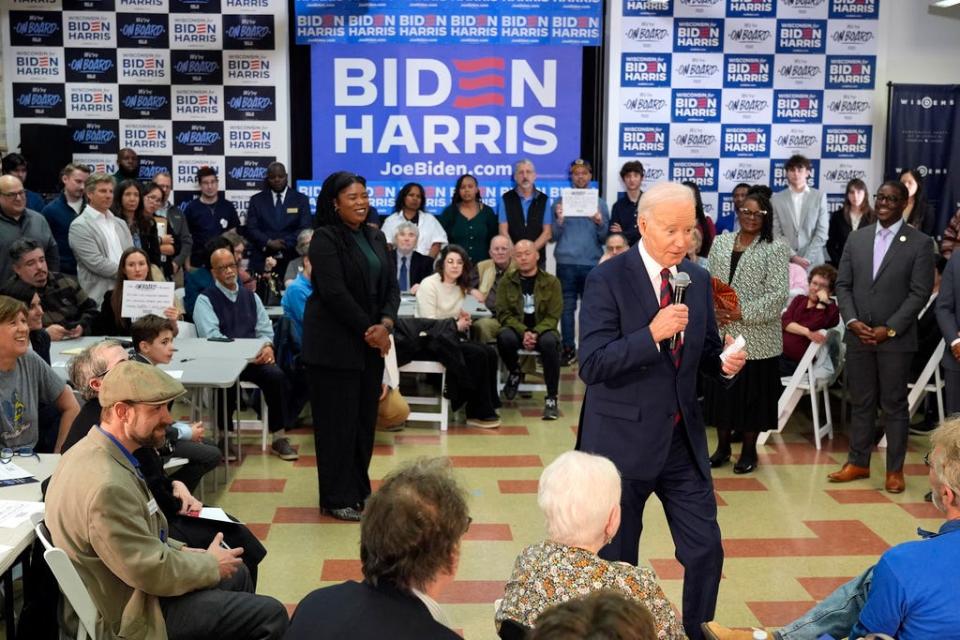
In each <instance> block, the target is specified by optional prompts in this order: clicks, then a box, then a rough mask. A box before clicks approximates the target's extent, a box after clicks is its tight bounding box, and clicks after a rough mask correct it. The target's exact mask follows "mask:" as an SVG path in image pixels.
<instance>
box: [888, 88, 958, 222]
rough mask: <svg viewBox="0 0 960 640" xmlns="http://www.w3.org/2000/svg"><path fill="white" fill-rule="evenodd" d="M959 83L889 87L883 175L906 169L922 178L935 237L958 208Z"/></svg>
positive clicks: (892, 177) (895, 173)
mask: <svg viewBox="0 0 960 640" xmlns="http://www.w3.org/2000/svg"><path fill="white" fill-rule="evenodd" d="M958 127H960V85H955V84H954V85H923V84H893V85H891V86H890V105H889V116H888V120H887V148H886V157H885V159H884V170H883V173H884V175H885V176H886V177H887V178H888V179H894V178H896V177H897V176H899V175H900V174H901V173H902V172H904V171H906V170H907V169H916V170H917V171H919V172H920V174H921V175H922V176H923V178H924V188H925V189H926V190H927V198H928V200H929V202H930V205H931V206H932V207H933V212H934V215H935V216H936V226H935V227H934V231H935V233H936V234H937V235H938V236H939V235H940V234H941V233H942V232H943V229H944V227H945V226H946V225H947V222H948V221H949V220H950V217H951V216H953V213H954V211H956V210H957V209H958V208H960V136H958V135H957V134H956V133H955V131H956V130H957V128H958Z"/></svg>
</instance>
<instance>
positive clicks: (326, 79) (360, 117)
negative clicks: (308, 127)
mask: <svg viewBox="0 0 960 640" xmlns="http://www.w3.org/2000/svg"><path fill="white" fill-rule="evenodd" d="M311 55H312V65H311V67H312V73H311V76H312V82H313V86H312V96H313V97H312V99H313V114H312V123H313V124H312V126H313V140H312V142H313V177H314V180H323V178H324V177H325V176H327V175H328V174H330V173H332V172H334V171H338V170H350V171H353V172H355V173H358V174H361V175H363V176H365V177H366V178H367V180H369V181H370V182H371V183H377V184H378V185H380V186H383V187H384V188H385V189H388V191H387V193H391V192H392V191H393V189H392V186H396V185H402V184H404V183H406V182H410V181H417V182H422V183H423V184H424V185H425V186H428V185H429V186H430V187H431V188H432V187H433V186H437V187H446V186H449V187H450V189H451V190H452V187H453V184H454V182H455V181H456V179H457V176H459V175H461V174H464V173H472V174H473V175H475V176H476V177H477V178H478V181H479V182H480V183H481V185H486V186H489V187H491V188H495V187H496V185H498V184H500V183H509V182H510V179H511V176H512V173H513V163H514V162H516V161H517V160H518V159H520V158H528V159H530V160H531V161H533V163H534V165H535V166H536V169H537V173H538V176H539V177H540V178H542V179H546V180H549V179H551V178H552V179H560V180H565V179H566V177H567V171H568V168H569V166H570V162H572V161H573V160H574V159H575V158H577V157H578V156H579V154H580V100H581V74H580V67H581V52H580V48H579V47H549V46H543V47H525V46H513V47H493V46H484V45H478V46H472V47H462V48H452V47H446V46H442V45H438V46H431V45H403V46H384V45H378V46H368V47H357V46H351V47H329V46H315V47H313V48H312V53H311ZM441 193H443V194H444V197H446V193H445V192H441ZM373 195H375V194H373ZM429 200H430V197H429V195H428V201H429ZM446 202H447V203H448V202H449V200H446ZM428 204H429V203H428ZM441 208H442V207H441ZM431 210H432V207H431Z"/></svg>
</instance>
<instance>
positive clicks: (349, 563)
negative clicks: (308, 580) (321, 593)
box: [320, 560, 363, 582]
mask: <svg viewBox="0 0 960 640" xmlns="http://www.w3.org/2000/svg"><path fill="white" fill-rule="evenodd" d="M320 579H321V580H323V581H324V582H343V581H345V580H357V581H359V580H363V571H362V570H361V568H360V560H324V561H323V571H322V572H321V573H320Z"/></svg>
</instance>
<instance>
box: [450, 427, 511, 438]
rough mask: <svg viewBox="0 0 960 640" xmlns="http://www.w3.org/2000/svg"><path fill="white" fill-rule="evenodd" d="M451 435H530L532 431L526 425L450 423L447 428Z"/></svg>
mask: <svg viewBox="0 0 960 640" xmlns="http://www.w3.org/2000/svg"><path fill="white" fill-rule="evenodd" d="M447 435H450V436H528V435H530V431H529V430H528V429H527V428H526V427H518V426H506V425H500V427H499V428H497V429H475V428H473V427H468V426H466V425H457V426H453V425H450V428H449V429H448V430H447Z"/></svg>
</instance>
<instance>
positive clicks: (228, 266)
mask: <svg viewBox="0 0 960 640" xmlns="http://www.w3.org/2000/svg"><path fill="white" fill-rule="evenodd" d="M236 269H237V263H236V262H234V263H232V264H223V265H220V266H219V267H214V268H213V270H214V271H219V272H223V271H235V270H236Z"/></svg>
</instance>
